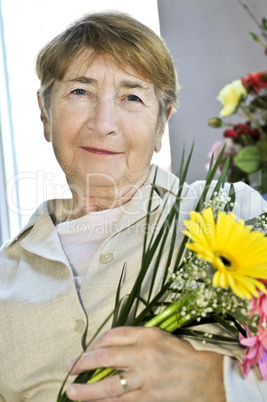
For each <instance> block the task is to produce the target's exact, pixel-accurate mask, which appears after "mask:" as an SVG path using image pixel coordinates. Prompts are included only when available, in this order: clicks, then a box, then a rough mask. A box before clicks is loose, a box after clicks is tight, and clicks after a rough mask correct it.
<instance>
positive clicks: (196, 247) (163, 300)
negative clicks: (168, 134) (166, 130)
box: [57, 149, 267, 402]
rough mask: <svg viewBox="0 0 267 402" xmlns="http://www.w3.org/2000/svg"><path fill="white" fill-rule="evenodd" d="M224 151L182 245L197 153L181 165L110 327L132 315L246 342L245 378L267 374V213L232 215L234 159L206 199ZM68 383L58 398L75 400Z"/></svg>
mask: <svg viewBox="0 0 267 402" xmlns="http://www.w3.org/2000/svg"><path fill="white" fill-rule="evenodd" d="M223 153H224V149H223V150H222V151H221V154H220V156H219V158H218V160H217V161H216V162H215V163H214V166H213V162H214V161H213V159H212V160H211V163H210V168H209V171H208V174H207V179H206V186H205V188H204V190H203V193H202V195H201V197H200V199H199V202H198V204H197V206H196V209H195V210H194V211H192V212H191V214H190V219H189V220H186V221H184V239H183V241H182V244H181V246H180V247H179V248H178V249H177V247H176V236H177V233H178V219H179V215H180V202H181V195H182V188H183V184H184V181H185V177H186V172H187V170H188V166H189V161H190V157H191V154H192V150H191V153H190V156H189V158H188V161H187V162H186V164H185V167H183V162H182V164H181V169H180V180H181V183H180V184H181V185H180V189H179V191H178V193H177V196H176V200H175V202H174V204H173V206H172V207H171V209H170V210H169V212H168V214H167V217H166V219H165V220H164V222H163V223H162V224H160V226H159V227H158V228H155V229H154V232H153V234H152V236H151V237H149V236H148V234H147V233H146V234H145V236H144V244H143V256H142V263H141V267H140V269H139V271H138V274H137V278H136V281H135V283H134V286H133V288H132V290H131V292H130V293H129V295H127V298H126V299H125V298H121V297H120V283H119V284H118V288H117V294H116V301H115V306H114V310H113V311H112V312H111V314H110V317H112V327H117V326H123V325H125V324H126V323H127V325H129V323H128V318H129V317H133V320H132V322H131V324H130V325H133V326H137V325H143V326H145V327H152V326H157V327H159V328H161V329H163V330H165V331H168V332H171V333H173V334H175V335H177V336H182V337H187V338H188V337H193V338H197V339H199V340H200V341H202V342H215V343H218V342H224V344H225V343H234V344H236V345H239V344H241V345H243V346H244V347H246V349H245V354H244V358H243V361H242V363H241V364H242V366H243V368H244V373H245V375H247V373H248V372H249V370H250V367H252V366H254V365H258V366H259V368H260V371H261V375H262V377H263V378H264V379H267V327H266V322H267V238H266V237H265V234H266V233H267V213H263V215H261V216H260V217H258V218H257V219H256V220H255V222H253V224H250V225H246V224H245V223H244V221H242V220H239V221H237V220H236V217H235V215H234V213H233V212H232V209H233V207H234V205H235V192H234V187H233V186H232V185H231V186H230V191H229V192H228V194H226V193H225V192H224V190H223V187H224V180H225V175H226V171H227V165H228V161H227V162H226V164H225V166H224V168H223V170H222V174H221V176H220V178H219V180H218V181H217V184H216V186H214V188H213V192H212V196H211V198H210V199H209V200H208V201H205V200H206V199H207V193H208V190H209V189H210V188H211V185H213V183H214V182H213V178H214V175H215V173H216V170H217V168H218V166H219V164H220V163H221V159H222V157H223ZM152 192H153V186H152ZM152 192H151V199H152ZM150 207H151V204H149V208H148V213H147V224H148V225H149V219H150V212H151V211H150ZM159 221H160V220H159ZM167 239H168V243H167ZM167 244H168V256H167V257H168V258H167V263H166V265H164V268H165V269H164V270H163V271H164V274H163V275H162V284H161V288H160V290H159V291H157V292H156V294H155V295H154V294H153V287H154V284H155V278H156V276H157V272H158V268H159V267H161V264H163V263H162V261H161V257H162V254H163V250H164V248H166V245H167ZM155 255H156V256H157V258H156V264H154V266H153V272H152V279H151V280H150V289H149V292H148V296H147V297H146V298H145V297H144V293H145V292H144V291H143V285H144V282H145V279H146V277H147V274H148V272H149V268H150V266H151V261H152V259H153V256H155ZM171 261H174V263H172V264H171ZM161 268H162V267H161ZM150 269H151V268H150ZM149 274H150V275H151V272H150V273H149ZM152 295H153V296H152ZM140 305H141V306H142V308H141V309H140ZM110 317H107V320H108V319H110ZM207 323H213V324H215V326H217V327H219V328H220V329H221V331H216V333H210V332H207V331H203V330H202V327H201V329H199V328H200V327H199V328H198V326H199V325H202V324H207ZM104 324H105V323H103V325H104ZM102 327H103V326H102ZM102 327H101V328H99V329H98V331H97V333H99V331H100V330H101V329H102ZM96 335H97V334H96ZM96 335H95V336H96ZM241 347H242V346H241ZM116 372H117V371H116V370H115V369H113V368H105V369H99V370H96V371H88V372H84V373H82V374H79V375H78V376H77V378H76V379H75V380H74V382H78V383H85V382H95V381H99V380H101V379H103V378H104V377H106V376H109V375H113V374H115V373H116ZM66 381H67V378H66V379H65V381H64V383H63V385H62V387H61V389H60V392H59V395H58V399H57V402H66V401H70V400H69V399H68V397H67V395H66V393H65V392H64V386H65V384H66Z"/></svg>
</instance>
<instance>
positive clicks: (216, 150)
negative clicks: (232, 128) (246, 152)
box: [205, 139, 241, 175]
mask: <svg viewBox="0 0 267 402" xmlns="http://www.w3.org/2000/svg"><path fill="white" fill-rule="evenodd" d="M225 142H226V147H225V150H224V155H223V158H222V163H221V165H220V166H219V168H218V169H217V174H218V175H219V174H220V173H221V172H222V168H223V165H224V162H225V160H226V158H227V157H228V156H230V157H231V158H233V157H234V156H235V155H236V154H237V153H238V151H239V150H240V148H241V147H240V146H239V145H237V144H234V142H233V141H232V139H227V140H225V141H215V142H214V143H213V144H212V146H211V147H210V149H209V152H208V159H207V161H206V163H205V168H206V170H208V169H209V165H210V161H211V157H212V154H213V155H214V162H216V160H217V159H218V156H219V154H220V152H221V150H222V148H223V146H224V144H225Z"/></svg>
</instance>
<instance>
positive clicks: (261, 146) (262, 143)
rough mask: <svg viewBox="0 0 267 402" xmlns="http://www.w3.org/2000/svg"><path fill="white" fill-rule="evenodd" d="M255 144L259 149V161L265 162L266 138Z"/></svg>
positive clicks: (266, 157)
mask: <svg viewBox="0 0 267 402" xmlns="http://www.w3.org/2000/svg"><path fill="white" fill-rule="evenodd" d="M257 146H258V147H259V149H260V155H261V161H262V162H263V163H264V164H267V140H260V141H259V142H258V143H257Z"/></svg>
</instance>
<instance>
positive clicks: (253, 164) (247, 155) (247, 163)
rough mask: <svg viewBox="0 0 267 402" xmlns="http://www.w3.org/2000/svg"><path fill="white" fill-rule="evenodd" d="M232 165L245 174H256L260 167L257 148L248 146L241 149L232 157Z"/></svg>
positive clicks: (259, 156)
mask: <svg viewBox="0 0 267 402" xmlns="http://www.w3.org/2000/svg"><path fill="white" fill-rule="evenodd" d="M234 163H235V165H236V166H237V167H238V168H239V169H241V170H242V171H243V172H245V173H248V174H251V173H254V172H256V171H257V170H258V169H259V168H260V165H261V155H260V150H259V148H258V147H257V146H256V145H249V146H248V147H245V148H243V149H241V150H240V151H239V152H238V154H237V155H236V156H235V157H234Z"/></svg>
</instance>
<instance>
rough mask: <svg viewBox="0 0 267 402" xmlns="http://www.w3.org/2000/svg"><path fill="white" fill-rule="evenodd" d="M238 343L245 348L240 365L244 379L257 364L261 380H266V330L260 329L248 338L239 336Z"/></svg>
mask: <svg viewBox="0 0 267 402" xmlns="http://www.w3.org/2000/svg"><path fill="white" fill-rule="evenodd" d="M240 343H241V345H244V346H247V349H246V352H245V355H244V357H243V360H242V363H240V365H241V366H243V370H244V376H245V378H246V377H247V375H248V373H249V371H250V369H251V367H253V366H255V365H256V364H258V366H259V369H260V372H261V376H262V378H263V379H264V380H267V329H266V328H262V329H260V330H259V333H258V334H257V335H254V336H250V337H248V338H245V337H243V336H242V335H241V334H240Z"/></svg>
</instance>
